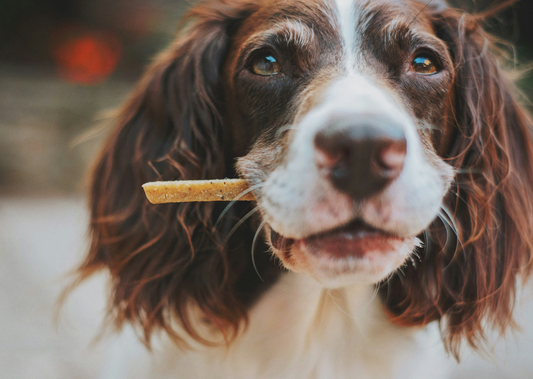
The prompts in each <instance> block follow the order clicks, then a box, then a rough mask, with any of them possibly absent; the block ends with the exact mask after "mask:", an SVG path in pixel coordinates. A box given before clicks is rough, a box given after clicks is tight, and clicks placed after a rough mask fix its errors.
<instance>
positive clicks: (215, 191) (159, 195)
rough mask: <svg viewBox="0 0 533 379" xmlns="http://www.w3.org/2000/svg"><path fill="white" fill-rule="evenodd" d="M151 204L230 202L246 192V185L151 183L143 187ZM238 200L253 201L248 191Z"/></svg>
mask: <svg viewBox="0 0 533 379" xmlns="http://www.w3.org/2000/svg"><path fill="white" fill-rule="evenodd" d="M143 188H144V192H145V193H146V197H147V198H148V200H149V201H150V203H152V204H164V203H187V202H193V201H231V200H234V199H235V198H236V197H238V196H239V195H240V194H242V193H243V192H244V191H246V190H247V189H248V188H249V187H248V183H247V182H246V180H242V179H223V180H177V181H173V182H152V183H146V184H144V185H143ZM238 200H243V201H250V200H255V197H254V195H253V193H252V192H251V191H250V192H248V193H246V194H245V195H243V196H241V197H239V199H238Z"/></svg>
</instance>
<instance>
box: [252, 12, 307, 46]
mask: <svg viewBox="0 0 533 379" xmlns="http://www.w3.org/2000/svg"><path fill="white" fill-rule="evenodd" d="M314 38H315V32H314V30H313V28H312V27H309V26H308V25H306V24H305V23H303V22H302V21H300V20H295V19H291V18H285V19H284V20H281V21H280V22H276V23H275V24H273V26H272V27H271V28H270V29H268V30H266V31H260V32H257V33H255V34H252V35H251V36H250V37H249V38H248V40H247V41H246V44H245V46H246V47H249V46H251V45H260V44H265V43H270V42H277V43H281V42H283V43H287V44H294V45H296V46H297V47H305V46H306V45H308V44H309V43H311V41H312V40H313V39H314Z"/></svg>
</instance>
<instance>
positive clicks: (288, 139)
mask: <svg viewBox="0 0 533 379" xmlns="http://www.w3.org/2000/svg"><path fill="white" fill-rule="evenodd" d="M481 18H482V17H481V16H472V15H467V14H463V13H461V12H458V11H456V10H454V9H451V8H449V7H448V6H447V5H445V4H444V3H443V2H442V1H441V0H434V1H429V0H305V1H304V0H283V1H277V0H263V1H248V0H211V1H205V2H203V3H201V4H199V5H197V6H196V7H195V8H193V9H192V10H191V11H190V13H189V14H188V16H186V18H185V20H184V22H183V24H182V28H181V31H180V33H179V35H178V37H177V38H176V40H175V41H174V43H173V44H172V46H170V48H169V49H167V50H166V51H165V52H164V53H163V54H162V55H160V56H159V57H158V58H157V59H156V61H155V62H154V63H153V64H152V65H151V67H150V69H149V70H148V72H147V74H146V75H145V77H144V79H143V80H142V81H141V83H140V85H139V86H138V88H137V90H136V91H135V92H134V94H133V96H132V97H131V98H130V100H129V101H128V102H127V104H126V105H125V107H124V108H123V110H122V113H121V116H120V118H119V120H118V127H117V129H116V130H115V131H114V133H112V135H111V136H110V137H109V139H108V141H107V143H106V144H105V146H104V148H103V150H102V153H101V155H100V157H99V159H98V161H97V163H96V165H95V166H94V170H93V173H92V187H91V192H90V202H91V211H92V221H91V238H92V243H91V248H90V252H89V255H88V257H87V259H86V261H85V262H84V263H83V265H82V266H81V268H80V270H79V275H80V278H79V279H80V280H82V279H84V278H86V277H88V276H89V275H91V274H92V273H94V272H95V271H97V270H99V269H102V268H106V269H108V270H109V271H110V275H111V289H112V297H111V300H110V307H109V317H110V319H111V320H112V321H113V322H114V324H115V325H116V326H117V327H121V326H123V325H124V324H128V323H129V324H132V325H133V326H134V327H135V328H136V330H137V331H138V332H139V333H140V335H141V339H142V340H143V341H144V342H145V343H147V344H150V341H151V340H152V337H153V335H154V333H155V334H159V333H158V332H161V331H163V332H164V335H166V336H168V337H170V339H171V340H172V341H173V342H175V343H176V344H177V345H178V346H179V348H176V350H172V351H173V352H176V351H177V353H176V354H175V356H174V357H173V358H171V359H169V362H173V364H174V365H175V366H176V367H178V368H177V369H176V371H175V372H174V375H175V377H179V378H336V379H339V378H349V377H350V378H353V377H357V378H410V379H414V378H429V377H431V378H437V377H439V375H440V376H444V374H445V371H444V370H441V369H440V367H443V366H441V364H442V359H443V358H444V357H445V355H446V354H445V353H444V349H443V347H444V348H445V349H446V350H447V351H448V352H450V353H451V354H452V355H455V356H456V357H458V354H459V352H460V348H461V345H462V342H466V343H467V344H468V345H470V346H471V347H473V348H478V347H482V346H483V343H484V341H485V337H486V334H485V333H486V332H487V331H488V330H490V329H496V330H497V331H499V332H504V331H505V330H506V329H507V327H509V326H513V320H512V310H513V300H514V294H515V284H516V276H517V274H521V275H522V276H524V277H525V276H527V274H529V272H530V270H531V265H530V264H529V263H530V261H531V258H532V248H533V220H532V217H533V193H532V191H533V167H532V165H533V148H532V146H533V145H532V138H531V130H530V127H531V125H532V122H531V120H530V118H529V116H528V115H527V114H526V112H525V111H524V109H523V108H522V107H521V106H520V105H519V104H518V102H517V101H516V96H515V88H514V87H513V85H512V83H511V82H510V80H508V79H507V78H506V77H505V75H504V74H503V73H502V70H501V68H500V64H499V62H498V59H497V58H496V56H495V51H496V50H495V48H494V45H493V43H492V42H491V38H490V37H489V36H488V35H487V34H486V33H485V32H484V31H483V30H482V29H481V27H480V25H479V24H480V20H481ZM224 177H230V178H232V177H241V178H244V179H246V180H247V181H248V182H249V183H250V186H251V189H252V190H253V193H254V195H255V197H256V199H257V201H256V202H255V203H249V202H248V203H245V202H236V203H231V204H229V206H227V205H228V204H227V203H218V204H215V203H189V204H172V205H159V206H155V205H151V204H149V203H148V202H147V200H146V199H145V198H144V194H143V192H142V189H141V185H142V184H143V183H145V182H149V181H155V180H179V179H189V180H192V179H211V178H214V179H216V178H224ZM439 332H440V336H441V337H442V342H443V343H439V344H435V343H434V340H433V338H432V336H433V335H434V334H435V333H437V335H438V334H439ZM126 365H127V364H126ZM154 375H155V374H154ZM125 376H126V377H128V376H127V375H125ZM156 376H157V375H155V376H154V377H156ZM115 377H116V376H115Z"/></svg>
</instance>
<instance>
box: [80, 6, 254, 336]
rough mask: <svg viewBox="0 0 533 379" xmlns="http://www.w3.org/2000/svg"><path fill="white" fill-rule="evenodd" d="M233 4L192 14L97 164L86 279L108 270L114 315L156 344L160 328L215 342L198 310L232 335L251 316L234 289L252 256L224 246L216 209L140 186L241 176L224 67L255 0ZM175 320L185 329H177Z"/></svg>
mask: <svg viewBox="0 0 533 379" xmlns="http://www.w3.org/2000/svg"><path fill="white" fill-rule="evenodd" d="M229 2H230V1H229V0H225V1H219V2H209V3H205V4H203V5H200V6H198V7H196V8H194V9H193V10H192V11H191V12H190V13H189V14H188V16H187V17H186V19H185V21H184V23H183V25H184V27H183V29H182V30H181V32H180V35H179V36H178V37H177V39H176V40H175V42H174V43H173V44H172V46H171V47H170V48H169V49H167V50H166V52H164V53H163V54H162V55H161V56H159V57H158V58H157V59H156V60H155V62H154V63H153V64H152V65H151V67H150V68H149V70H148V72H147V73H146V75H145V76H144V78H143V79H142V81H141V83H140V85H139V86H138V88H137V89H136V90H135V92H134V94H133V96H132V97H131V98H130V100H129V101H128V102H127V104H126V105H125V107H124V108H123V110H122V112H121V114H120V118H119V120H118V127H117V128H116V129H115V130H114V132H113V133H112V135H111V136H110V137H109V139H108V140H107V143H106V144H105V146H104V147H103V150H102V152H101V154H100V156H99V158H98V160H97V162H96V164H95V166H94V168H93V170H92V177H91V180H92V184H91V188H90V206H91V227H90V232H91V233H90V237H91V246H90V252H89V255H88V257H87V259H86V261H85V262H84V263H83V265H82V266H81V268H80V269H79V275H80V280H82V279H84V278H86V277H88V276H89V275H91V274H92V273H93V272H95V271H96V270H98V269H101V268H108V269H109V270H110V273H111V280H112V299H111V301H110V313H109V314H110V317H111V318H112V320H113V321H114V322H115V323H116V325H117V326H118V327H120V326H121V325H122V324H123V323H124V322H131V323H133V324H134V325H136V326H139V327H140V328H141V329H142V333H143V334H144V338H145V341H146V342H147V343H148V342H149V339H150V335H151V334H152V332H153V331H154V330H155V329H158V328H163V329H165V330H166V331H167V332H168V334H169V335H170V336H171V337H173V338H174V339H175V340H176V341H182V340H183V337H184V335H187V334H188V335H190V336H192V337H193V338H195V339H196V340H200V341H202V342H212V341H205V340H204V339H203V336H201V335H200V334H199V333H198V331H197V329H196V328H195V325H194V322H193V321H192V319H191V318H190V317H189V313H190V312H191V309H197V310H199V311H200V313H201V315H202V317H204V316H205V318H207V319H208V320H209V321H210V322H211V324H214V325H215V326H217V327H218V328H220V329H221V330H222V331H223V332H225V333H226V334H225V336H226V337H228V336H230V335H231V332H232V331H233V332H235V331H237V329H238V328H239V324H240V322H241V321H242V320H243V319H245V318H246V309H245V304H243V297H242V296H241V297H239V296H238V295H237V294H236V293H235V291H236V290H235V287H236V286H237V285H238V283H236V282H237V281H239V280H243V279H242V273H243V272H244V271H246V270H248V268H246V267H245V266H246V264H248V263H244V262H246V260H245V259H243V257H236V256H231V254H230V253H229V252H228V251H227V250H228V249H226V248H223V247H222V244H221V241H222V240H223V238H222V236H221V235H219V232H215V231H213V223H214V219H215V220H216V217H215V216H214V213H213V212H214V207H215V206H214V205H213V204H212V203H190V204H169V205H151V204H149V203H148V201H147V200H146V198H145V196H144V193H143V190H142V188H141V186H142V184H143V183H146V182H149V181H156V180H183V179H187V180H193V179H211V178H224V177H225V176H226V175H228V174H229V175H231V174H232V171H231V170H232V168H231V167H227V166H228V165H230V166H231V164H232V162H228V164H226V163H225V156H224V155H225V154H224V148H223V138H224V136H223V125H222V117H221V111H220V109H219V106H220V103H221V101H220V96H219V95H220V92H221V89H220V88H219V85H220V84H219V83H220V80H219V71H220V70H221V66H222V64H223V60H224V58H225V54H226V47H227V44H228V41H229V38H230V35H229V34H230V33H231V31H232V30H234V29H235V28H236V27H237V26H238V23H239V21H241V20H242V19H243V18H244V17H246V15H247V14H249V12H251V11H252V8H253V6H254V5H253V3H250V4H247V5H246V4H243V2H242V1H241V2H239V4H229ZM226 158H227V157H226ZM226 160H227V159H226ZM251 287H252V286H251ZM250 290H251V289H250ZM244 297H246V296H245V295H244ZM191 306H192V307H191ZM176 322H177V323H178V325H179V326H180V327H178V328H177V329H178V330H184V331H185V333H181V334H180V332H179V331H177V330H175V329H173V326H172V325H174V326H176Z"/></svg>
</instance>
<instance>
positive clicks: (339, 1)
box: [335, 0, 356, 69]
mask: <svg viewBox="0 0 533 379" xmlns="http://www.w3.org/2000/svg"><path fill="white" fill-rule="evenodd" d="M335 4H336V5H337V11H338V15H339V24H340V28H341V36H342V38H343V40H344V47H345V49H346V50H345V53H346V59H347V68H348V69H351V68H353V60H354V56H355V23H356V14H355V2H354V0H335Z"/></svg>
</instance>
